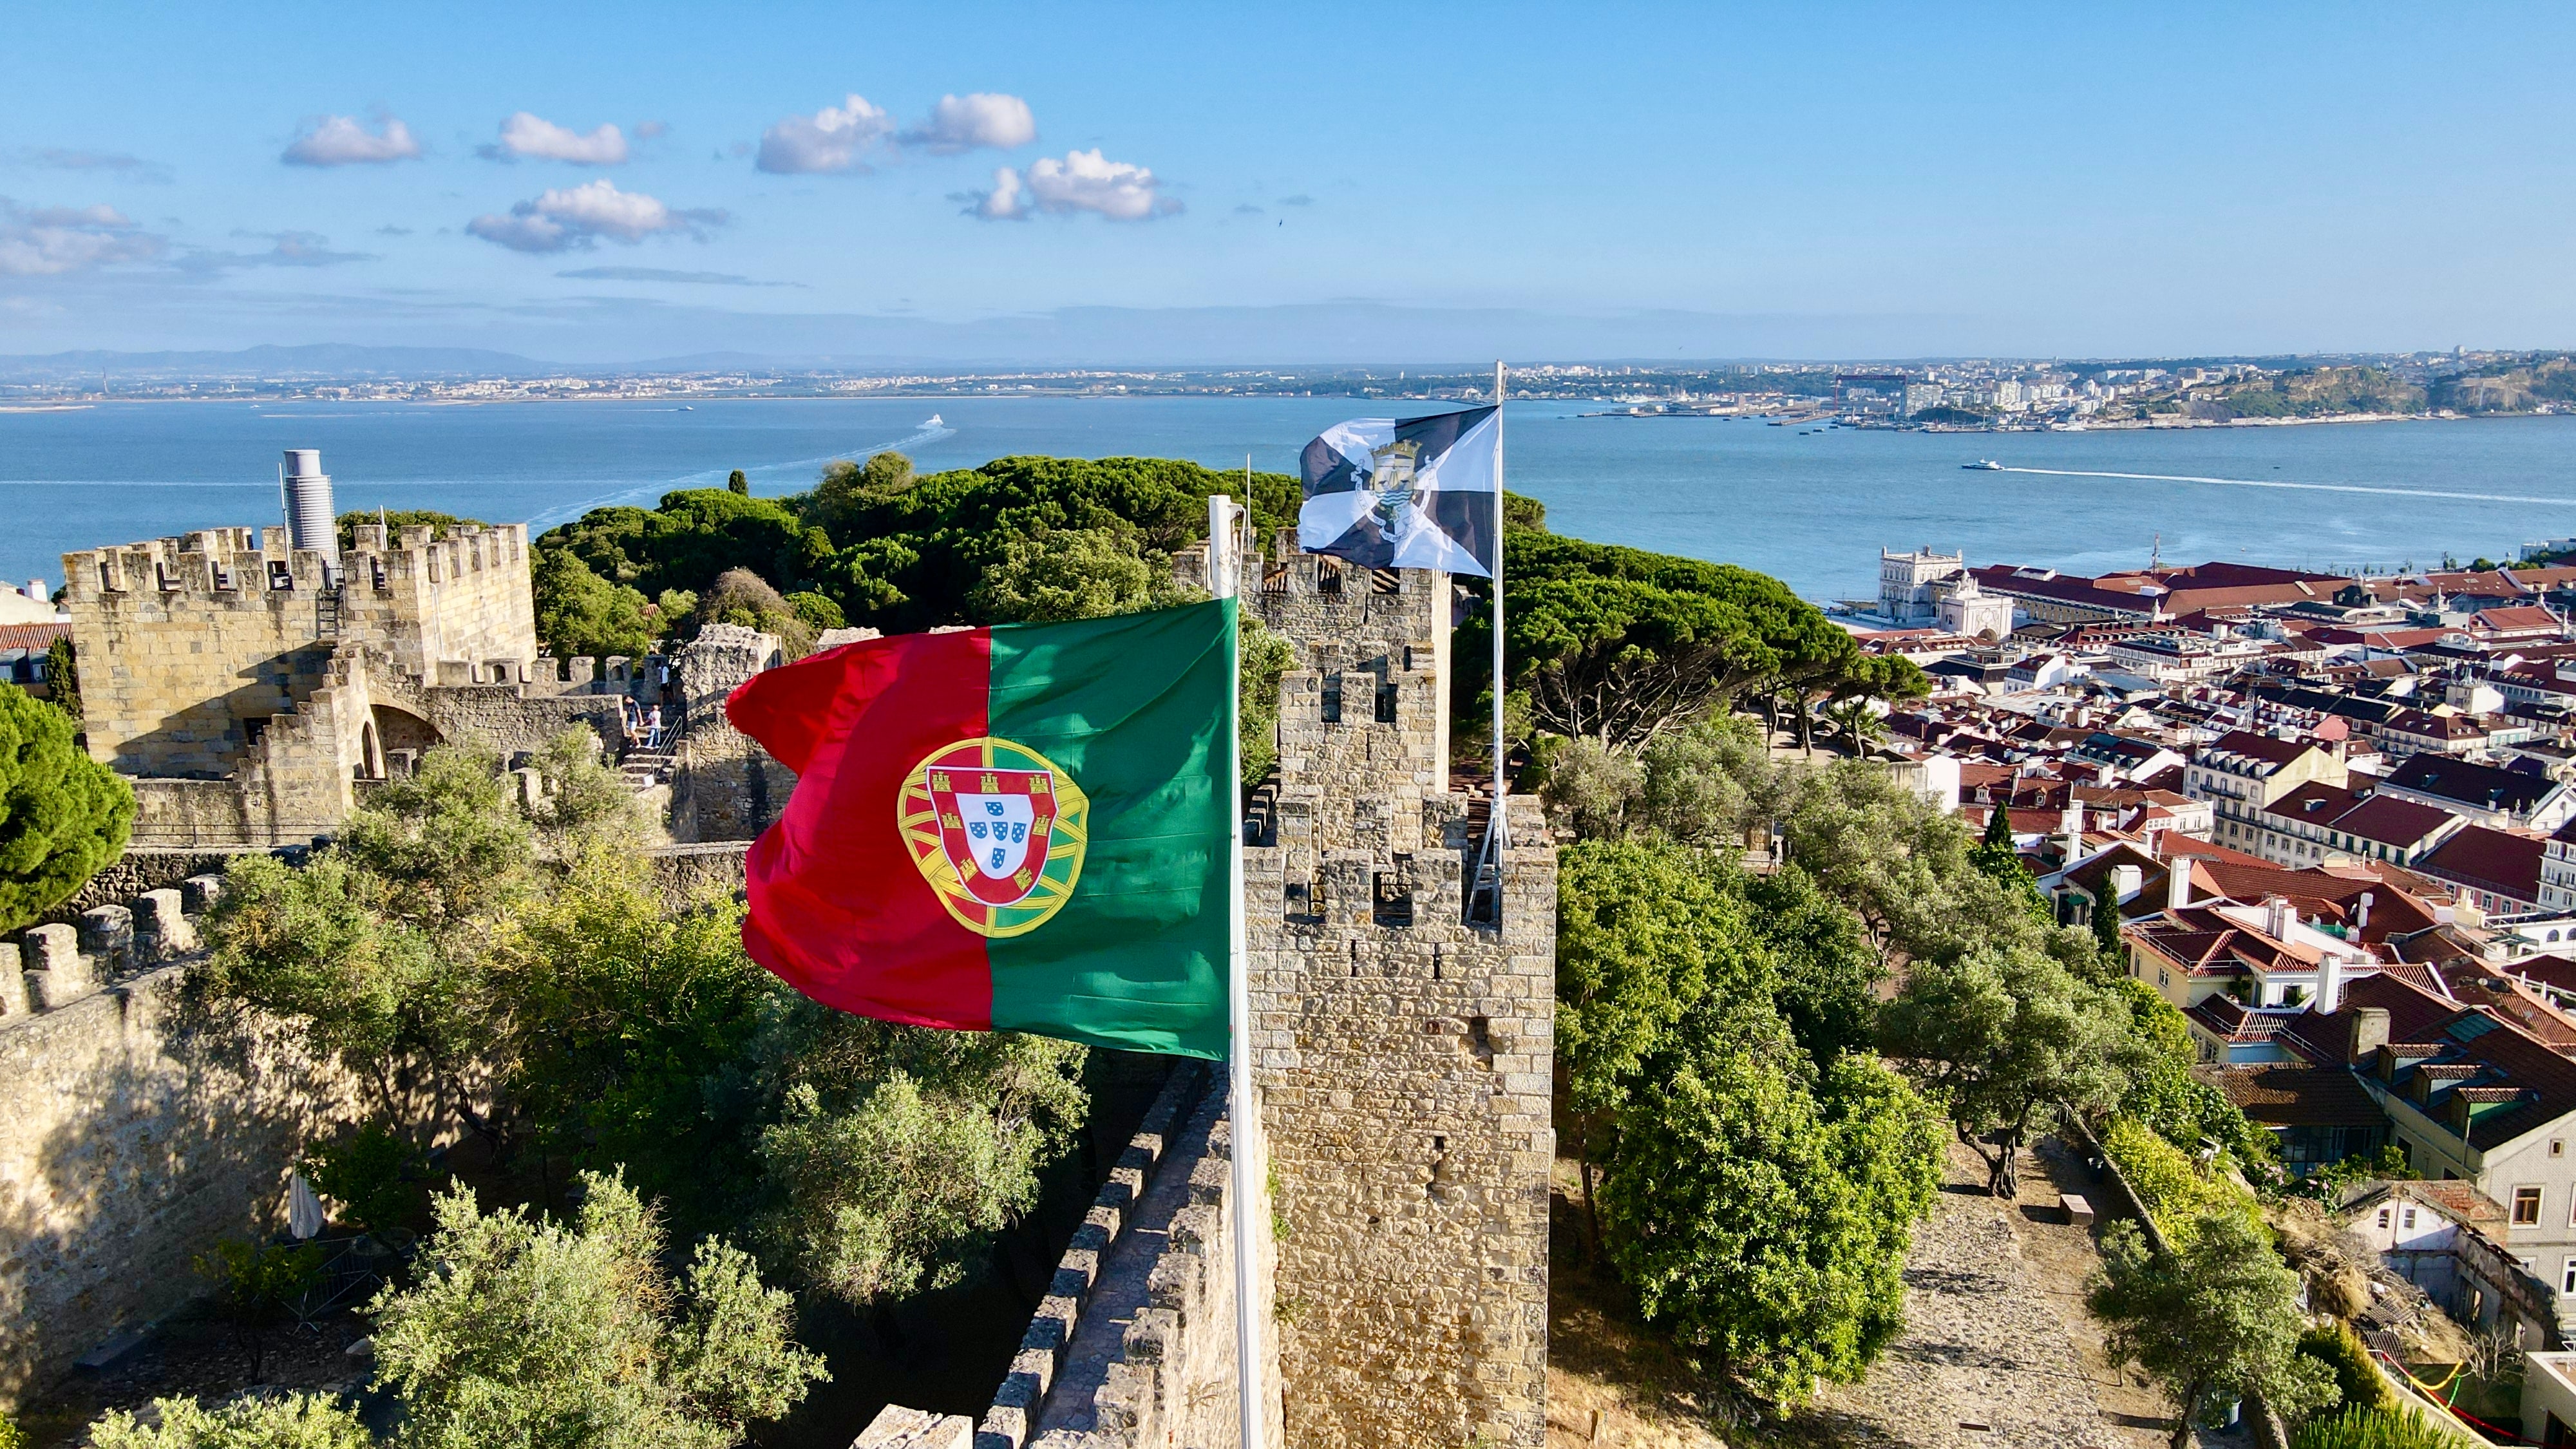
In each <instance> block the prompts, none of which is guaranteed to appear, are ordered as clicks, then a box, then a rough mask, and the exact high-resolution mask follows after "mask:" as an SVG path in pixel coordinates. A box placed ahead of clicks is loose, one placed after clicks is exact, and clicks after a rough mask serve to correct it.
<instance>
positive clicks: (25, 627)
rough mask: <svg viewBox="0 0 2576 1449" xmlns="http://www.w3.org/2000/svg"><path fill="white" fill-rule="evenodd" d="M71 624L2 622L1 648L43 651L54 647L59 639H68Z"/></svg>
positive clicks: (0, 626) (0, 632)
mask: <svg viewBox="0 0 2576 1449" xmlns="http://www.w3.org/2000/svg"><path fill="white" fill-rule="evenodd" d="M71 634H72V626H71V625H69V624H0V649H25V650H28V651H30V652H33V653H43V652H44V651H45V650H48V649H51V648H53V647H54V641H55V640H57V639H68V638H70V637H71Z"/></svg>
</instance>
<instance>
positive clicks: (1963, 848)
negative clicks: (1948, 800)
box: [1782, 760, 2092, 961]
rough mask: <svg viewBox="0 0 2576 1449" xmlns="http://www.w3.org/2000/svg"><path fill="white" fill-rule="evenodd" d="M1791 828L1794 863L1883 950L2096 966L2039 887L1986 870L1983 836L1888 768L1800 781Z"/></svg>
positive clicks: (1865, 767)
mask: <svg viewBox="0 0 2576 1449" xmlns="http://www.w3.org/2000/svg"><path fill="white" fill-rule="evenodd" d="M1782 826H1783V830H1784V834H1785V836H1786V839H1787V842H1788V847H1789V858H1790V859H1792V860H1795V861H1797V862H1798V863H1799V864H1800V865H1802V866H1804V867H1805V868H1806V870H1807V873H1808V874H1810V875H1812V876H1814V877H1815V878H1816V881H1817V884H1819V885H1820V886H1822V887H1823V888H1824V890H1825V892H1826V893H1827V894H1828V895H1831V896H1833V897H1834V898H1835V899H1836V900H1839V901H1841V902H1843V903H1844V904H1845V905H1847V906H1849V907H1850V908H1851V909H1852V910H1854V911H1856V912H1858V913H1859V915H1860V918H1861V920H1862V921H1863V922H1864V923H1865V924H1866V925H1867V926H1868V928H1869V931H1870V934H1871V938H1872V940H1873V941H1874V942H1875V943H1876V944H1877V945H1878V946H1879V948H1880V949H1881V950H1882V951H1883V952H1887V953H1890V954H1892V955H1903V956H1905V957H1907V958H1910V959H1914V960H1924V959H1929V958H1935V957H1939V958H1952V957H1957V956H1960V955H1963V954H1965V953H1967V952H1969V951H1973V950H1977V949H1980V948H1983V947H1989V946H1997V947H2000V946H2019V947H2028V948H2030V949H2032V950H2039V951H2046V952H2049V953H2050V954H2053V955H2058V956H2060V957H2063V958H2067V959H2072V958H2074V957H2075V956H2077V955H2081V956H2083V957H2084V958H2086V959H2087V960H2088V961H2089V958H2090V956H2091V953H2092V947H2091V945H2090V944H2089V943H2086V942H2081V941H2080V940H2077V941H2070V940H2068V939H2066V938H2067V937H2068V936H2069V935H2070V934H2071V933H2067V932H2061V931H2059V930H2057V929H2056V928H2055V927H2053V926H2051V925H2050V924H2049V923H2048V921H2047V919H2046V916H2045V914H2044V912H2043V913H2038V914H2034V912H2033V911H2032V909H2031V906H2030V899H2031V898H2032V897H2033V896H2035V895H2036V890H2035V889H2033V888H2031V887H2028V886H2027V885H2025V886H2023V887H2021V888H2020V889H2014V888H2012V887H2010V886H2008V885H2007V884H2006V883H2005V882H2004V881H2002V880H1999V879H1998V878H1997V877H1996V876H1993V875H1989V874H1987V873H1986V872H1985V871H1983V870H1981V869H1979V868H1978V862H1977V860H1976V859H1975V857H1974V855H1973V852H1972V849H1971V847H1972V843H1973V842H1974V839H1975V837H1973V836H1971V835H1969V834H1968V832H1967V830H1966V829H1965V828H1964V827H1962V826H1961V825H1960V824H1959V822H1958V821H1957V820H1956V819H1955V818H1953V817H1952V816H1949V815H1947V814H1944V813H1943V812H1942V811H1941V810H1940V809H1939V808H1937V807H1935V806H1934V805H1933V804H1931V802H1929V801H1927V800H1926V799H1924V798H1923V796H1921V795H1920V794H1917V793H1916V792H1914V791H1913V790H1910V789H1908V788H1906V787H1905V786H1904V785H1903V784H1901V783H1899V782H1898V781H1897V779H1896V778H1895V777H1894V776H1893V775H1892V774H1890V773H1889V772H1888V771H1887V770H1886V769H1885V768H1884V767H1883V766H1879V765H1874V764H1869V763H1865V762H1862V761H1858V760H1836V761H1834V762H1833V763H1832V764H1829V765H1827V766H1826V767H1825V768H1823V769H1821V770H1816V771H1813V772H1810V773H1808V774H1806V775H1804V776H1802V777H1800V779H1799V780H1798V782H1797V787H1796V790H1795V793H1794V796H1793V798H1792V800H1791V802H1790V804H1789V807H1788V809H1787V811H1786V812H1785V815H1784V817H1783V819H1782ZM2013 869H2014V870H2015V871H2016V872H2020V874H2021V879H2022V880H2023V881H2024V882H2027V881H2028V879H2029V877H2028V873H2027V872H2022V871H2021V867H2020V866H2019V864H2018V863H2016V864H2015V865H2014V866H2013Z"/></svg>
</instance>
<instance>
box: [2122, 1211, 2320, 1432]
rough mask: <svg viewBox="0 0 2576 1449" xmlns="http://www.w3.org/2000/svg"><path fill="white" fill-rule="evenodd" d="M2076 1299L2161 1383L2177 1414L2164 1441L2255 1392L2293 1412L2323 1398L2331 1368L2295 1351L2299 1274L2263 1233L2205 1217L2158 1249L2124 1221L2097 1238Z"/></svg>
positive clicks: (2234, 1218) (2128, 1358)
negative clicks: (2093, 1266)
mask: <svg viewBox="0 0 2576 1449" xmlns="http://www.w3.org/2000/svg"><path fill="white" fill-rule="evenodd" d="M2086 1301H2087V1304H2088V1306H2090V1307H2091V1308H2092V1310H2093V1312H2094V1313H2095V1314H2096V1315H2098V1316H2099V1317H2100V1318H2101V1319H2102V1320H2103V1322H2105V1323H2106V1324H2108V1325H2109V1326H2110V1329H2111V1333H2110V1339H2109V1342H2108V1344H2107V1345H2106V1347H2107V1348H2108V1349H2109V1350H2110V1353H2111V1356H2112V1357H2113V1359H2114V1360H2115V1361H2118V1362H2123V1363H2135V1364H2137V1365H2138V1366H2139V1367H2141V1368H2143V1369H2145V1370H2146V1371H2147V1372H2149V1373H2151V1374H2154V1375H2155V1376H2156V1377H2157V1378H2158V1379H2160V1380H2162V1381H2163V1383H2164V1385H2165V1389H2166V1392H2167V1393H2168V1394H2170V1395H2171V1396H2172V1398H2173V1402H2174V1407H2175V1409H2176V1410H2177V1414H2176V1422H2175V1425H2174V1431H2173V1440H2172V1442H2173V1445H2174V1449H2183V1446H2185V1445H2188V1444H2189V1443H2190V1442H2191V1429H2192V1423H2193V1421H2194V1420H2196V1419H2198V1418H2199V1417H2200V1416H2201V1414H2202V1413H2203V1412H2204V1411H2205V1410H2207V1409H2210V1408H2213V1407H2216V1406H2218V1405H2222V1404H2225V1403H2227V1402H2229V1401H2232V1400H2235V1399H2239V1398H2244V1397H2248V1396H2251V1395H2254V1394H2260V1395H2262V1396H2263V1398H2264V1400H2265V1401H2266V1402H2268V1403H2269V1404H2270V1405H2271V1406H2272V1408H2273V1409H2274V1410H2276V1411H2278V1412H2279V1413H2281V1414H2283V1415H2284V1416H2286V1417H2289V1418H2291V1419H2293V1420H2295V1419H2297V1418H2299V1417H2300V1416H2302V1415H2304V1414H2306V1413H2309V1412H2311V1411H2313V1410H2316V1409H2319V1408H2322V1407H2324V1406H2326V1405H2327V1404H2330V1403H2332V1402H2334V1400H2335V1397H2336V1390H2335V1385H2334V1376H2333V1373H2332V1371H2331V1370H2330V1369H2328V1368H2327V1366H2326V1365H2325V1364H2324V1363H2323V1362H2322V1361H2320V1360H2318V1359H2316V1358H2313V1357H2310V1356H2308V1355H2305V1354H2302V1353H2300V1352H2299V1351H2298V1347H2299V1334H2300V1332H2301V1331H2302V1330H2303V1329H2305V1328H2306V1327H2307V1316H2306V1315H2305V1314H2304V1313H2303V1312H2301V1311H2300V1308H2299V1275H2298V1272H2297V1270H2295V1269H2293V1268H2291V1267H2289V1266H2288V1265H2286V1264H2284V1263H2283V1262H2282V1261H2281V1259H2280V1257H2279V1256H2278V1255H2277V1254H2275V1253H2274V1252H2273V1251H2272V1245H2271V1243H2270V1241H2269V1240H2268V1239H2267V1237H2266V1235H2265V1233H2264V1230H2263V1229H2262V1228H2261V1227H2260V1226H2258V1225H2257V1224H2255V1223H2252V1222H2249V1221H2247V1220H2246V1219H2245V1218H2244V1217H2243V1216H2242V1215H2240V1214H2236V1213H2224V1212H2219V1213H2210V1214H2208V1215H2206V1216H2204V1217H2202V1218H2201V1219H2200V1220H2199V1222H2198V1223H2197V1225H2196V1226H2195V1229H2194V1231H2192V1232H2191V1233H2189V1234H2188V1235H2187V1236H2186V1238H2185V1240H2184V1241H2183V1242H2182V1243H2180V1244H2179V1245H2177V1246H2176V1247H2175V1248H2174V1249H2173V1250H2172V1251H2170V1252H2165V1253H2158V1252H2156V1251H2155V1250H2153V1249H2152V1248H2151V1247H2149V1246H2148V1243H2147V1240H2146V1235H2145V1234H2144V1233H2142V1232H2140V1231H2139V1229H2138V1225H2137V1224H2136V1223H2133V1222H2117V1223H2113V1224H2112V1225H2111V1226H2110V1228H2109V1229H2108V1230H2106V1231H2105V1232H2104V1233H2103V1235H2102V1268H2101V1271H2100V1273H2099V1274H2098V1275H2097V1276H2096V1277H2095V1279H2094V1282H2093V1284H2092V1286H2091V1288H2090V1290H2089V1293H2088V1295H2087V1299H2086Z"/></svg>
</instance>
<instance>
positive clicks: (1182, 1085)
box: [852, 1061, 1280, 1449]
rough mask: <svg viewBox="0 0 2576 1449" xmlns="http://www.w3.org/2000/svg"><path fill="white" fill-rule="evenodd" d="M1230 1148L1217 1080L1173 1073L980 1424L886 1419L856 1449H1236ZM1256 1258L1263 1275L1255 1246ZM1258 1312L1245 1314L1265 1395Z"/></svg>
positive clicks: (1268, 1346) (1273, 1376) (1269, 1332)
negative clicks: (1254, 1336)
mask: <svg viewBox="0 0 2576 1449" xmlns="http://www.w3.org/2000/svg"><path fill="white" fill-rule="evenodd" d="M1233 1141H1234V1138H1233V1131H1232V1127H1231V1124H1230V1123H1229V1121H1228V1119H1227V1116H1226V1103H1225V1078H1224V1074H1223V1072H1222V1071H1219V1070H1212V1069H1211V1068H1210V1067H1209V1066H1207V1065H1205V1064H1202V1063H1198V1062H1192V1061H1182V1062H1177V1063H1176V1064H1175V1065H1174V1068H1173V1070H1172V1073H1171V1075H1170V1077H1169V1078H1168V1079H1167V1080H1166V1081H1165V1083H1164V1086H1163V1090H1162V1093H1161V1094H1160V1095H1159V1096H1158V1097H1157V1098H1156V1099H1155V1102H1154V1105H1153V1106H1152V1107H1151V1108H1150V1109H1148V1110H1147V1112H1146V1113H1145V1117H1144V1120H1143V1121H1142V1122H1141V1123H1139V1124H1138V1127H1137V1130H1136V1133H1135V1135H1134V1136H1133V1137H1132V1138H1130V1139H1129V1141H1128V1144H1127V1148H1126V1150H1125V1151H1124V1152H1122V1153H1121V1154H1120V1155H1119V1158H1118V1162H1117V1165H1116V1167H1114V1168H1113V1169H1112V1170H1111V1172H1110V1176H1109V1181H1108V1182H1107V1183H1105V1184H1104V1185H1103V1186H1102V1187H1101V1190H1100V1193H1099V1196H1098V1197H1097V1198H1096V1199H1095V1200H1094V1201H1093V1203H1092V1205H1091V1210H1090V1212H1089V1213H1088V1214H1087V1215H1086V1216H1085V1218H1084V1220H1083V1225H1082V1227H1081V1228H1080V1229H1079V1230H1078V1231H1077V1232H1076V1233H1075V1234H1074V1238H1073V1241H1072V1242H1071V1243H1070V1244H1069V1245H1068V1246H1067V1247H1066V1249H1065V1253H1064V1256H1063V1258H1062V1259H1061V1260H1059V1261H1058V1263H1057V1265H1056V1272H1055V1277H1054V1279H1053V1281H1052V1282H1051V1283H1050V1284H1049V1285H1048V1290H1047V1296H1046V1298H1045V1300H1044V1301H1043V1302H1042V1303H1041V1304H1040V1306H1039V1308H1038V1311H1037V1313H1036V1315H1035V1316H1034V1317H1032V1318H1031V1319H1030V1321H1029V1327H1028V1331H1027V1333H1026V1334H1024V1335H1023V1336H1022V1338H1021V1341H1020V1350H1019V1352H1018V1353H1017V1354H1016V1355H1015V1356H1014V1357H1013V1359H1012V1362H1011V1368H1010V1372H1009V1373H1008V1374H1007V1375H1005V1376H1004V1378H1003V1380H1002V1385H1001V1388H1000V1389H999V1390H998V1391H997V1392H996V1393H995V1395H994V1399H993V1403H992V1406H991V1407H990V1408H989V1409H987V1410H986V1411H985V1413H984V1416H983V1421H982V1423H981V1424H980V1425H978V1424H974V1423H972V1422H971V1421H969V1420H967V1419H966V1418H965V1417H964V1416H962V1415H960V1416H951V1417H949V1418H945V1419H943V1418H940V1417H938V1416H935V1415H929V1414H924V1413H922V1412H920V1411H918V1410H913V1409H907V1408H902V1407H900V1406H897V1407H892V1408H889V1409H887V1410H886V1411H885V1412H884V1413H883V1414H881V1415H879V1416H878V1417H877V1419H876V1420H875V1421H874V1422H873V1423H871V1424H870V1425H869V1426H868V1428H867V1430H866V1432H864V1433H862V1434H861V1435H860V1436H859V1439H858V1441H857V1443H856V1444H855V1445H853V1446H852V1449H912V1446H916V1445H929V1444H947V1443H952V1442H953V1443H955V1444H957V1445H958V1446H960V1449H964V1446H966V1445H967V1444H968V1442H969V1439H968V1437H965V1436H968V1435H969V1434H970V1431H971V1443H972V1449H1170V1446H1175V1445H1187V1446H1191V1449H1236V1445H1237V1443H1238V1439H1239V1436H1238V1434H1237V1432H1236V1431H1237V1425H1236V1422H1235V1414H1236V1396H1235V1376H1234V1370H1235V1317H1234V1252H1233V1235H1232V1233H1231V1232H1230V1231H1229V1225H1230V1223H1231V1221H1232V1219H1231V1217H1230V1213H1231V1210H1232V1209H1231V1202H1230V1200H1229V1193H1230V1191H1231V1172H1232V1160H1233ZM1254 1251H1255V1252H1257V1253H1260V1254H1262V1255H1263V1260H1262V1261H1263V1263H1264V1264H1265V1265H1266V1264H1267V1262H1268V1251H1269V1245H1268V1243H1267V1241H1266V1235H1265V1240H1264V1241H1263V1242H1260V1243H1256V1244H1255V1245H1254ZM1260 1277H1261V1278H1262V1280H1263V1281H1267V1279H1268V1277H1269V1275H1268V1273H1266V1272H1264V1273H1262V1274H1261V1275H1260ZM1268 1306H1269V1305H1268V1304H1267V1303H1263V1304H1258V1305H1256V1313H1255V1317H1256V1321H1257V1322H1259V1323H1260V1324H1261V1325H1262V1327H1263V1330H1264V1335H1265V1336H1264V1339H1263V1342H1262V1344H1261V1347H1260V1352H1262V1354H1263V1355H1264V1362H1263V1373H1264V1376H1265V1379H1266V1381H1267V1382H1269V1383H1271V1384H1272V1385H1274V1386H1275V1385H1276V1384H1277V1383H1278V1375H1277V1363H1276V1354H1277V1342H1276V1338H1275V1323H1276V1320H1275V1317H1274V1315H1273V1314H1271V1313H1270V1312H1268V1311H1267V1309H1268ZM1269 1423H1270V1429H1271V1435H1272V1437H1271V1439H1270V1441H1269V1443H1268V1444H1267V1445H1266V1446H1265V1449H1279V1443H1280V1440H1279V1439H1278V1437H1277V1435H1278V1431H1279V1421H1278V1416H1277V1414H1276V1412H1275V1405H1274V1412H1273V1413H1272V1414H1271V1416H1270V1418H1269Z"/></svg>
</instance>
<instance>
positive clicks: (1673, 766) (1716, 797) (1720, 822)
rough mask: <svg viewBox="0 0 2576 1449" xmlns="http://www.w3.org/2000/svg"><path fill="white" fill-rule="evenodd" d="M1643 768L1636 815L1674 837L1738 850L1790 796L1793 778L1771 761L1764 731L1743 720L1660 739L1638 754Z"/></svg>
mask: <svg viewBox="0 0 2576 1449" xmlns="http://www.w3.org/2000/svg"><path fill="white" fill-rule="evenodd" d="M1638 765H1639V767H1640V771H1641V777H1640V779H1639V781H1638V789H1637V798H1636V800H1635V802H1634V805H1633V808H1632V810H1631V812H1630V813H1631V818H1632V819H1633V821H1634V822H1635V824H1636V825H1637V826H1639V827H1641V828H1644V829H1647V830H1651V831H1654V832H1655V833H1656V834H1658V835H1661V836H1663V837H1665V838H1667V839H1670V840H1677V841H1683V842H1687V843H1690V844H1695V845H1724V846H1730V847H1732V846H1739V845H1741V844H1742V843H1743V841H1744V838H1745V835H1746V833H1747V832H1748V831H1750V830H1751V829H1753V828H1755V827H1758V826H1760V825H1762V824H1764V823H1765V822H1767V821H1769V820H1771V819H1772V818H1774V817H1775V816H1777V815H1778V814H1779V813H1780V810H1781V808H1782V806H1783V805H1784V803H1785V802H1786V799H1787V790H1788V787H1789V781H1788V778H1787V776H1786V775H1784V774H1783V773H1782V771H1781V770H1780V769H1779V768H1778V767H1777V766H1774V765H1773V764H1772V763H1771V752H1770V750H1769V749H1768V748H1767V747H1766V746H1765V744H1764V743H1763V739H1762V732H1761V728H1760V727H1759V726H1758V725H1756V724H1755V723H1754V722H1753V721H1752V720H1750V719H1747V718H1746V717H1744V716H1742V715H1733V714H1729V715H1717V716H1712V717H1711V718H1708V719H1703V720H1696V721H1694V722H1692V723H1690V724H1688V725H1685V726H1683V727H1682V728H1680V729H1678V730H1674V731H1671V732H1669V733H1666V734H1663V735H1659V736H1657V737H1656V738H1655V739H1654V740H1653V741H1652V742H1651V743H1649V744H1648V745H1647V746H1646V747H1645V748H1644V749H1643V750H1641V751H1639V752H1638Z"/></svg>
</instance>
